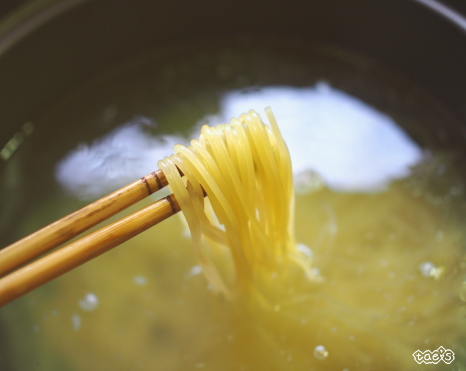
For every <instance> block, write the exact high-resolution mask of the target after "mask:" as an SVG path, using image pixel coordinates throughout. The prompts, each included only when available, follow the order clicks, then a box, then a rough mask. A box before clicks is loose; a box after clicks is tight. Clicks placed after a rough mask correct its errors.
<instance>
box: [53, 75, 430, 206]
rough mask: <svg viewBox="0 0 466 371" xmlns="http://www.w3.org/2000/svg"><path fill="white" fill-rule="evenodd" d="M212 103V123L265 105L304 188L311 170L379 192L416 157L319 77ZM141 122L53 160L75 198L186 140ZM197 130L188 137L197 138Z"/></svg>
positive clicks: (134, 172)
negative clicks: (303, 84) (312, 82)
mask: <svg viewBox="0 0 466 371" xmlns="http://www.w3.org/2000/svg"><path fill="white" fill-rule="evenodd" d="M219 106H220V112H219V113H218V114H216V115H209V116H206V117H205V118H204V119H203V120H201V122H207V123H208V124H210V125H216V124H219V123H222V122H227V121H228V120H229V119H230V118H231V117H237V116H238V115H239V114H241V113H243V112H247V111H249V110H250V109H254V110H256V111H257V112H258V113H259V114H262V113H263V109H264V108H265V107H267V106H271V107H272V109H273V111H274V113H275V116H276V117H277V120H278V122H279V125H280V129H281V131H282V134H283V137H284V138H285V141H286V142H287V144H288V147H289V150H290V153H291V158H292V162H293V172H294V175H295V177H296V179H297V180H298V181H300V180H301V181H302V180H303V179H304V181H306V182H311V186H315V181H316V180H315V178H313V177H312V176H311V177H310V176H309V174H315V173H317V174H318V175H319V177H320V178H321V179H322V180H323V182H324V183H325V184H326V185H327V186H328V187H329V188H331V189H333V190H335V191H345V192H373V191H380V190H383V189H385V188H386V187H387V185H388V184H389V183H390V182H391V181H393V180H395V179H400V178H404V177H407V176H409V175H410V167H412V166H414V165H416V164H417V163H419V162H420V161H421V160H422V151H421V149H420V147H419V146H418V145H417V144H416V143H414V142H413V141H412V140H411V139H410V138H409V137H408V136H407V135H406V134H405V132H404V131H403V130H402V129H401V128H400V127H399V126H398V125H397V124H396V122H395V121H394V120H392V119H391V118H390V117H389V116H387V115H385V114H383V113H381V112H379V111H377V110H376V109H374V108H372V107H370V106H369V105H367V104H366V103H364V102H362V101H361V100H359V99H357V98H355V97H353V96H351V95H349V94H347V93H344V92H342V91H339V90H337V89H334V88H332V87H330V86H329V85H327V84H326V83H318V84H317V85H316V86H315V87H309V88H294V87H288V86H276V87H266V88H262V89H243V90H237V91H232V92H229V93H227V94H225V95H224V96H223V97H222V98H221V101H220V105H219ZM262 116H263V117H264V115H262ZM147 125H155V124H153V123H151V121H150V120H148V119H135V120H134V122H131V123H126V124H124V125H122V126H120V127H119V128H117V129H115V130H113V131H112V132H110V133H108V134H107V135H106V136H104V137H103V138H101V139H98V140H96V141H95V142H94V143H92V144H91V145H82V146H80V147H78V148H77V149H75V150H74V151H72V152H70V153H69V154H68V155H67V157H66V158H65V159H63V160H62V161H61V162H60V163H59V164H58V166H57V169H56V177H57V179H58V181H59V182H60V184H62V186H63V187H64V188H65V189H67V190H68V191H69V192H71V193H72V194H74V195H76V196H77V197H79V198H81V199H85V200H87V199H92V198H96V197H100V196H103V195H105V194H106V193H108V192H110V191H112V190H115V189H117V188H119V187H121V186H124V185H125V184H127V183H130V182H132V181H134V180H135V179H137V178H139V177H141V176H144V175H146V174H148V173H150V172H152V171H154V169H155V167H156V163H157V161H158V160H159V159H161V158H163V157H164V156H167V155H169V154H171V153H173V146H174V145H175V144H176V143H182V144H187V143H188V139H187V138H184V137H181V136H176V135H169V136H168V135H164V136H160V137H157V138H155V137H152V136H150V135H149V134H147V133H145V131H144V127H145V126H147ZM198 129H199V128H198V126H196V127H195V130H194V131H193V133H192V137H197V135H198Z"/></svg>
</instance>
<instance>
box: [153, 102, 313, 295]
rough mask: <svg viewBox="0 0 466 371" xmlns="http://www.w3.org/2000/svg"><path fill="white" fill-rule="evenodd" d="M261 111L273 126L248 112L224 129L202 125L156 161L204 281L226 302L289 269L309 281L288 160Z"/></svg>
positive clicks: (268, 111)
mask: <svg viewBox="0 0 466 371" xmlns="http://www.w3.org/2000/svg"><path fill="white" fill-rule="evenodd" d="M265 111H266V114H267V117H268V120H269V122H270V126H268V125H265V124H264V123H263V122H262V120H261V118H260V116H259V115H258V114H257V113H256V112H255V111H252V110H251V111H249V113H248V114H242V115H241V116H240V117H239V118H238V119H235V118H232V119H231V120H230V123H229V124H220V125H218V126H216V127H208V126H207V125H204V126H203V127H202V129H201V133H200V135H199V139H198V140H195V139H193V140H192V141H191V145H190V146H189V147H185V146H182V145H176V146H175V148H174V149H175V154H174V155H171V156H170V157H165V158H164V159H163V160H161V161H159V162H158V165H159V168H160V169H162V171H163V172H164V174H165V176H166V177H167V180H168V183H169V185H170V188H171V190H172V191H173V193H174V195H175V197H176V198H177V200H178V202H179V204H180V207H181V210H182V211H183V214H184V216H185V218H186V222H187V224H188V226H189V229H190V232H191V236H192V243H193V248H194V252H195V255H196V257H197V259H198V260H199V263H200V265H201V267H202V269H203V272H204V275H205V276H206V278H207V280H208V281H209V283H210V284H211V285H212V288H213V289H214V290H215V291H218V292H221V293H223V294H224V295H225V296H226V297H228V298H232V297H234V296H235V295H236V294H238V293H240V292H244V291H248V290H250V289H255V288H257V282H259V281H261V280H262V279H263V277H264V276H267V277H269V276H271V275H273V274H277V273H280V272H282V271H286V270H287V269H288V268H289V267H290V266H291V265H294V266H300V267H301V268H302V269H303V270H304V272H305V273H306V274H307V276H308V277H310V278H312V273H311V269H310V260H309V258H307V257H306V256H304V254H302V253H301V252H299V251H298V250H297V248H296V243H295V238H294V230H293V213H294V192H293V179H292V171H291V160H290V155H289V152H288V148H287V146H286V144H285V142H284V140H283V138H282V136H281V133H280V130H279V128H278V125H277V122H276V120H275V117H274V115H273V113H272V110H271V109H270V108H266V110H265ZM178 169H179V170H180V171H181V172H182V173H183V174H184V177H182V176H181V175H180V173H179V171H178ZM203 189H204V190H205V192H206V193H207V196H208V197H207V198H206V199H204V194H203Z"/></svg>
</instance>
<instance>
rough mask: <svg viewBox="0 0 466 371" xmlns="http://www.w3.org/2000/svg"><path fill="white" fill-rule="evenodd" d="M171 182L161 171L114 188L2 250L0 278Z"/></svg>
mask: <svg viewBox="0 0 466 371" xmlns="http://www.w3.org/2000/svg"><path fill="white" fill-rule="evenodd" d="M166 185H168V182H167V179H166V178H165V175H164V174H163V172H162V170H157V171H154V172H153V173H151V174H149V175H146V176H145V177H142V178H141V179H139V180H137V181H135V182H133V183H131V184H129V185H127V186H125V187H123V188H121V189H119V190H118V191H115V192H113V193H111V194H109V195H108V196H105V197H103V198H101V199H100V200H97V201H95V202H93V203H92V204H90V205H87V206H85V207H83V208H82V209H80V210H78V211H76V212H74V213H72V214H70V215H67V216H65V217H63V218H61V219H59V220H57V221H56V222H54V223H52V224H50V225H48V226H46V227H44V228H42V229H40V230H38V231H37V232H34V233H32V234H31V235H29V236H27V237H25V238H23V239H21V240H19V241H17V242H15V243H13V244H11V245H9V246H7V247H5V248H4V249H2V250H0V277H1V276H2V275H4V274H6V273H8V272H10V271H12V270H13V269H16V268H18V267H20V266H21V265H23V264H24V263H27V262H28V261H30V260H31V259H33V258H35V257H38V256H40V255H42V254H43V253H46V252H48V251H50V250H51V249H53V248H54V247H57V246H59V245H61V244H62V243H64V242H66V241H69V240H71V239H72V238H73V237H75V236H77V235H78V234H80V233H82V232H84V231H86V230H88V229H89V228H91V227H93V226H94V225H96V224H98V223H100V222H101V221H103V220H105V219H108V218H110V217H111V216H113V215H115V214H117V213H118V212H120V211H122V210H123V209H126V208H127V207H129V206H131V205H133V204H135V203H136V202H138V201H140V200H142V199H143V198H145V197H147V196H149V195H150V194H152V193H154V192H156V191H158V190H159V189H162V188H163V187H165V186H166Z"/></svg>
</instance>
